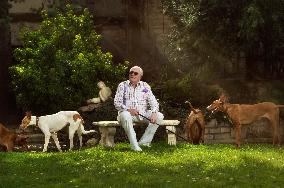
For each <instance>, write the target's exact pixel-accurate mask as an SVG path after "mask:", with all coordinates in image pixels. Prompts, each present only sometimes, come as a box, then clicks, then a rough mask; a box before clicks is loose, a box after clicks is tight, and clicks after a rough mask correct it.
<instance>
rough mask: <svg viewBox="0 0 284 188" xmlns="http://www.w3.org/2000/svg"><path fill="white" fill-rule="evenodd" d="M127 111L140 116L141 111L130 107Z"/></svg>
mask: <svg viewBox="0 0 284 188" xmlns="http://www.w3.org/2000/svg"><path fill="white" fill-rule="evenodd" d="M127 111H128V112H130V114H131V115H132V116H138V115H139V112H138V111H137V110H136V109H128V110H127Z"/></svg>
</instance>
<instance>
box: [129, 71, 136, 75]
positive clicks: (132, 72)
mask: <svg viewBox="0 0 284 188" xmlns="http://www.w3.org/2000/svg"><path fill="white" fill-rule="evenodd" d="M131 74H134V75H135V76H137V75H138V72H134V71H130V72H129V75H131Z"/></svg>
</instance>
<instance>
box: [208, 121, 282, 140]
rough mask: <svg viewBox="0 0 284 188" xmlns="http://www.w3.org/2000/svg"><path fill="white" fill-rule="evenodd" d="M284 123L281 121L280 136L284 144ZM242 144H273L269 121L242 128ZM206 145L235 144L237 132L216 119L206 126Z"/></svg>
mask: <svg viewBox="0 0 284 188" xmlns="http://www.w3.org/2000/svg"><path fill="white" fill-rule="evenodd" d="M283 131H284V121H283V120H281V121H280V126H279V134H280V139H281V143H282V142H283V136H284V134H283ZM241 133H242V134H241V143H272V128H271V126H270V125H269V122H268V120H266V119H261V120H259V121H256V122H254V123H252V124H250V125H244V126H242V132H241ZM205 143H235V130H234V127H232V126H231V125H229V124H226V123H224V122H219V123H217V121H216V120H215V119H213V120H211V121H210V122H207V124H206V126H205Z"/></svg>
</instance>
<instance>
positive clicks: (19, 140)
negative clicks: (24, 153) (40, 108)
mask: <svg viewBox="0 0 284 188" xmlns="http://www.w3.org/2000/svg"><path fill="white" fill-rule="evenodd" d="M27 138H28V137H27V136H25V135H18V134H16V133H12V132H10V131H9V130H8V129H7V128H6V127H4V125H3V124H1V123H0V145H3V146H5V147H6V148H5V149H6V151H13V150H14V146H15V145H19V146H23V147H24V149H25V150H28V147H27Z"/></svg>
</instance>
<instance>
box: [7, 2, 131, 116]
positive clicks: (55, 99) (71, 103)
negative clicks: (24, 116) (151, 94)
mask: <svg viewBox="0 0 284 188" xmlns="http://www.w3.org/2000/svg"><path fill="white" fill-rule="evenodd" d="M42 17H43V21H42V22H41V24H40V25H39V28H38V29H37V30H36V31H31V30H30V29H27V28H25V29H23V30H22V32H21V38H22V40H23V47H21V48H17V49H16V50H15V51H14V56H15V58H16V60H17V61H18V62H19V64H17V65H14V66H12V67H11V68H10V72H11V77H12V86H13V89H14V92H15V95H16V101H17V104H18V105H19V106H21V107H22V108H24V109H32V110H33V111H37V112H41V113H47V112H49V113H50V112H56V111H58V110H70V109H77V108H78V107H79V106H80V105H81V104H82V103H83V101H85V100H86V99H88V98H91V97H94V96H97V95H98V87H97V82H98V81H99V80H103V81H104V82H105V83H106V85H108V86H109V87H111V88H112V89H113V88H114V87H116V86H117V84H118V82H120V81H121V80H123V78H124V75H125V71H126V68H127V67H126V64H118V65H114V64H113V63H112V55H111V53H109V52H107V53H104V52H102V50H101V48H100V47H99V46H98V41H99V39H100V38H101V36H100V35H98V34H97V33H96V32H95V30H94V23H93V18H92V16H91V14H90V13H89V11H88V10H87V9H85V10H84V11H83V12H82V13H80V14H77V13H76V14H75V12H74V11H73V10H72V8H71V7H70V6H69V5H67V6H66V11H65V12H58V13H57V15H56V16H55V17H49V16H48V14H47V12H42Z"/></svg>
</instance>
